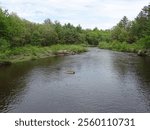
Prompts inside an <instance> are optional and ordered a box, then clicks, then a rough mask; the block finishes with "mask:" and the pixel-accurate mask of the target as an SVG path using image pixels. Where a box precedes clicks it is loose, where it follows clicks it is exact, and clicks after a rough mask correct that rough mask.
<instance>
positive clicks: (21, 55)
mask: <svg viewBox="0 0 150 130" xmlns="http://www.w3.org/2000/svg"><path fill="white" fill-rule="evenodd" d="M60 50H66V51H67V52H75V53H81V52H85V51H86V50H87V49H86V47H83V46H82V45H53V46H48V47H41V46H32V45H27V46H24V47H15V48H5V50H0V61H4V60H5V61H12V62H19V61H25V60H30V59H38V58H43V57H48V56H53V55H54V54H55V53H57V52H58V51H60Z"/></svg>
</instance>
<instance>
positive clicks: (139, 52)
mask: <svg viewBox="0 0 150 130" xmlns="http://www.w3.org/2000/svg"><path fill="white" fill-rule="evenodd" d="M137 55H138V56H146V51H142V50H139V51H138V53H137Z"/></svg>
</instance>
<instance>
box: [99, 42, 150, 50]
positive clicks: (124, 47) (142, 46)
mask: <svg viewBox="0 0 150 130" xmlns="http://www.w3.org/2000/svg"><path fill="white" fill-rule="evenodd" d="M99 48H101V49H110V50H114V51H121V52H132V53H138V52H139V50H141V51H146V50H147V51H148V50H149V49H148V48H147V47H146V46H145V44H141V43H134V44H127V43H125V42H123V43H120V42H117V41H114V42H112V43H107V42H101V43H99Z"/></svg>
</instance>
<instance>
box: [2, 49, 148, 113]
mask: <svg viewBox="0 0 150 130" xmlns="http://www.w3.org/2000/svg"><path fill="white" fill-rule="evenodd" d="M68 70H73V71H75V74H67V73H66V72H67V71H68ZM0 112H3V113H4V112H15V113H16V112H17V113H20V112H21V113H22V112H26V113H28V112H29V113H30V112H33V113H34V112H37V113H39V112H41V113H43V112H56V113H57V112H61V113H62V112H66V113H68V112H73V113H74V112H80V113H82V112H94V113H103V112H111V113H114V112H118V113H120V112H125V113H126V112H129V113H130V112H134V113H135V112H150V58H149V57H138V56H136V54H129V53H120V52H113V51H109V50H100V49H97V48H90V49H89V52H86V53H82V54H80V55H72V56H65V57H51V58H46V59H40V60H35V61H28V62H22V63H17V64H13V65H11V66H9V67H1V68H0Z"/></svg>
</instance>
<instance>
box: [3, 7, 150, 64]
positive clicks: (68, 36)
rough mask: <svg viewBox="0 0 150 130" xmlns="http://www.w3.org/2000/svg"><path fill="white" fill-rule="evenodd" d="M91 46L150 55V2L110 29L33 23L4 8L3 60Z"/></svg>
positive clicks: (81, 49)
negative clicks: (136, 13)
mask: <svg viewBox="0 0 150 130" xmlns="http://www.w3.org/2000/svg"><path fill="white" fill-rule="evenodd" d="M87 46H98V47H99V48H102V49H111V50H115V51H124V52H135V53H138V52H139V51H140V53H141V54H143V55H149V54H148V53H149V49H150V5H147V6H145V7H144V8H143V9H142V10H141V12H140V13H139V14H138V15H137V17H136V18H135V19H134V20H133V21H130V20H129V19H128V18H127V17H126V16H124V17H123V18H122V19H121V20H120V21H119V22H118V24H117V25H115V26H114V27H112V28H111V29H107V30H101V29H98V28H97V27H95V28H94V29H83V28H82V27H81V26H80V25H78V26H74V25H72V24H71V23H66V24H64V25H62V24H61V23H60V22H59V21H54V22H52V21H51V20H50V19H49V18H48V19H45V20H44V22H43V23H41V24H40V23H33V22H30V21H28V20H26V19H23V18H20V17H19V16H17V14H16V13H9V11H8V10H3V9H2V8H0V61H12V62H17V61H23V60H29V59H36V58H41V57H44V56H50V55H52V54H55V53H57V52H58V51H61V50H66V51H69V52H71V53H72V52H75V53H79V52H84V51H86V50H87V49H86V47H87ZM25 57H26V58H25Z"/></svg>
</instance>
